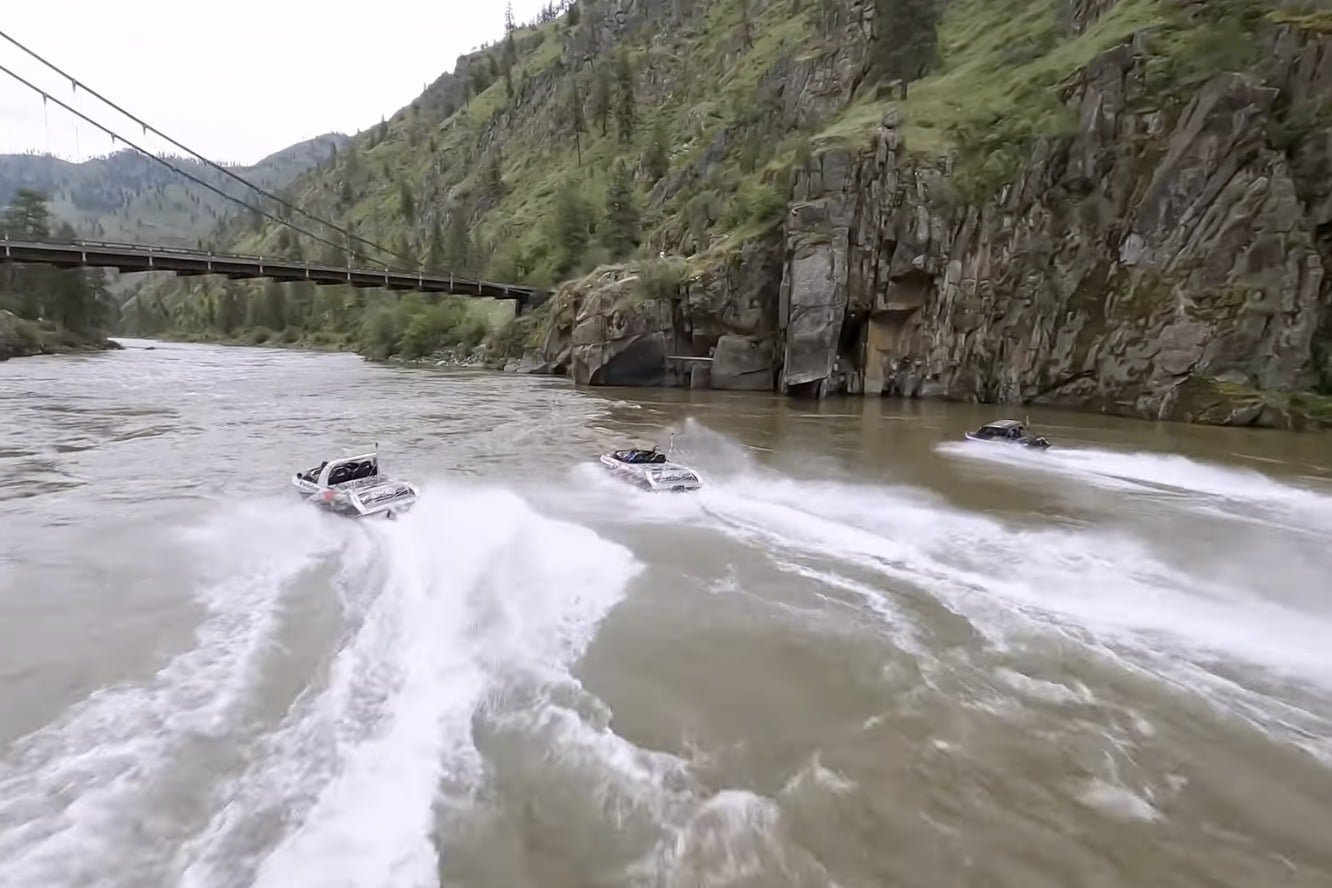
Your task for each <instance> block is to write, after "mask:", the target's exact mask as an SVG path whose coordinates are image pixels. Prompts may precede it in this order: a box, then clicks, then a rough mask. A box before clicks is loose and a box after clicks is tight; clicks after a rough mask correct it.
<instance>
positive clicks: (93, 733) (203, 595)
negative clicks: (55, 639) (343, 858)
mask: <svg viewBox="0 0 1332 888" xmlns="http://www.w3.org/2000/svg"><path fill="white" fill-rule="evenodd" d="M320 519H321V516H319V515H317V514H316V513H314V512H312V511H311V510H309V509H308V508H305V507H303V506H301V505H299V504H290V508H288V507H285V504H273V503H261V504H256V505H254V506H251V507H245V508H241V509H231V510H226V511H224V512H222V513H221V514H219V515H218V516H216V517H215V518H214V519H213V520H210V521H207V522H205V523H204V524H202V525H200V526H198V527H193V528H187V529H186V531H185V533H184V534H183V536H184V537H185V539H186V541H187V543H190V542H192V543H193V544H194V552H195V555H196V559H197V560H196V563H197V565H198V568H199V572H200V574H201V575H202V576H203V577H204V579H203V581H202V584H201V585H200V587H199V589H198V591H197V592H196V593H195V598H196V600H197V602H198V604H199V605H200V606H201V607H202V609H203V619H202V622H201V623H200V624H199V625H198V627H197V629H196V631H195V635H194V640H193V647H191V648H190V649H188V650H186V651H185V652H183V653H181V654H179V655H177V656H175V657H174V658H172V659H171V660H170V662H168V663H167V664H166V665H165V666H163V667H162V668H161V669H160V670H159V671H158V672H157V673H156V675H154V676H153V677H152V678H151V679H150V680H148V681H146V682H143V683H131V684H122V685H116V686H112V687H108V688H105V689H103V690H100V691H98V692H96V693H94V694H92V695H91V696H89V697H88V698H87V699H85V700H83V701H82V702H80V703H78V704H76V705H74V706H73V707H71V708H70V709H69V710H68V711H67V712H65V713H64V714H63V715H62V716H61V717H60V718H58V719H57V720H55V721H54V722H52V723H51V724H49V725H47V726H45V727H43V728H41V729H40V730H38V731H36V732H34V733H33V734H31V735H29V736H27V737H23V738H21V739H20V740H18V741H16V742H15V743H14V744H13V747H12V748H11V750H10V752H9V754H8V755H7V757H6V758H5V760H4V761H3V763H0V884H3V885H10V884H15V885H27V884H32V885H37V884H40V885H43V886H58V885H81V886H87V885H119V884H131V883H134V882H136V881H142V880H143V879H144V878H146V879H147V880H148V881H152V876H151V875H147V876H144V875H142V874H144V873H149V874H150V873H151V872H152V868H153V867H154V866H157V865H159V864H160V862H161V861H160V857H161V849H160V848H158V847H155V843H154V841H153V838H154V836H156V835H159V834H160V832H166V833H170V832H171V831H172V830H173V829H175V828H176V827H177V824H174V823H171V822H170V818H169V817H166V816H161V815H156V814H155V813H154V812H153V810H152V808H153V795H154V793H156V792H160V791H169V790H168V789H167V788H166V787H167V785H168V784H169V783H170V782H171V781H172V780H173V772H174V771H175V770H176V769H177V768H178V766H179V759H180V758H181V757H182V756H184V755H187V754H188V751H189V750H191V749H197V748H198V747H199V745H200V744H207V743H209V742H215V741H217V740H219V739H221V738H224V737H226V735H227V734H228V732H229V731H231V730H232V729H234V728H235V726H236V724H237V721H238V719H242V718H243V712H241V710H243V708H244V705H245V703H246V700H247V697H248V695H249V692H250V688H251V686H252V684H253V682H254V681H255V680H256V678H257V675H256V672H255V669H256V666H257V663H258V661H259V660H260V659H261V658H262V655H263V652H264V650H265V647H266V645H267V644H268V643H269V642H270V640H271V637H272V634H273V632H274V628H275V625H276V621H277V612H278V607H279V603H280V598H281V595H282V591H283V588H284V585H285V584H286V583H287V582H288V581H290V580H291V579H292V578H293V577H295V576H296V575H297V574H298V573H300V572H301V571H302V570H303V569H305V568H307V567H308V566H310V565H311V564H313V563H314V560H315V559H316V558H317V557H318V556H319V555H320V554H322V553H323V552H325V551H327V550H328V549H329V548H331V547H332V546H333V545H335V544H336V536H335V535H332V534H330V533H329V532H328V529H327V526H326V525H324V524H322V523H321V520H320ZM136 874H139V875H136Z"/></svg>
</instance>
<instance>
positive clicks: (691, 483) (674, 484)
mask: <svg viewBox="0 0 1332 888" xmlns="http://www.w3.org/2000/svg"><path fill="white" fill-rule="evenodd" d="M601 465H602V466H603V467H604V468H605V469H606V471H608V472H610V474H611V475H613V476H614V477H616V478H618V479H620V480H621V481H624V482H626V483H628V484H632V485H634V486H635V487H637V488H639V489H640V490H645V491H648V492H649V493H688V492H690V491H693V490H698V489H699V488H700V487H702V486H703V483H702V481H701V480H700V479H699V477H698V474H697V473H696V472H694V471H693V470H692V469H689V468H686V467H685V466H682V465H679V464H678V463H669V462H668V463H626V462H621V461H620V460H618V459H616V458H615V457H613V456H610V455H608V454H602V456H601Z"/></svg>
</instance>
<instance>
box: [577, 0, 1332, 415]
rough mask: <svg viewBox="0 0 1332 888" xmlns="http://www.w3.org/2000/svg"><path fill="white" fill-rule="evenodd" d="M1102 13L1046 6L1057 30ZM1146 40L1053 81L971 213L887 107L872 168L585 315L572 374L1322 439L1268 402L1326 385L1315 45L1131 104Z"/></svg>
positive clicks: (843, 167)
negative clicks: (1040, 117)
mask: <svg viewBox="0 0 1332 888" xmlns="http://www.w3.org/2000/svg"><path fill="white" fill-rule="evenodd" d="M1112 5H1113V3H1112V2H1110V0H1069V2H1068V3H1067V4H1066V9H1065V10H1064V11H1063V13H1062V15H1063V20H1064V22H1065V26H1066V27H1067V28H1068V29H1069V30H1071V31H1076V32H1080V31H1084V30H1085V29H1086V28H1088V27H1090V26H1091V25H1092V24H1094V22H1095V21H1096V20H1097V18H1099V17H1100V16H1102V15H1104V14H1105V13H1106V11H1107V10H1108V9H1109V8H1110V7H1111V6H1112ZM1149 39H1150V37H1148V36H1141V37H1138V38H1135V39H1134V40H1133V41H1132V42H1130V43H1126V44H1124V45H1121V46H1118V47H1115V48H1113V49H1111V50H1110V51H1108V52H1105V53H1103V54H1101V55H1100V56H1098V57H1097V58H1095V59H1094V60H1093V61H1092V62H1091V63H1090V64H1089V65H1087V66H1086V67H1085V69H1083V70H1082V71H1081V72H1080V74H1079V76H1077V77H1075V78H1071V79H1070V80H1068V81H1066V82H1065V84H1064V85H1063V87H1062V93H1061V97H1062V101H1063V102H1064V104H1065V106H1066V108H1067V109H1068V111H1069V114H1070V117H1071V118H1072V119H1075V120H1076V126H1075V127H1074V130H1073V132H1072V133H1071V134H1070V135H1068V136H1065V137H1060V138H1050V139H1045V140H1041V141H1038V142H1036V143H1034V145H1033V146H1032V150H1031V153H1030V156H1029V158H1028V160H1027V162H1026V163H1025V164H1023V165H1022V166H1021V167H1020V169H1018V171H1017V173H1016V175H1014V176H1013V177H1012V179H1011V181H1009V182H1008V183H1007V184H1005V185H1004V186H1003V187H1002V188H1000V189H998V190H997V193H996V194H995V195H994V196H993V197H992V198H989V199H987V200H984V201H981V202H972V203H967V202H966V201H964V200H962V199H960V195H959V192H958V189H957V187H956V186H955V182H956V181H958V175H957V170H956V169H954V168H952V167H951V165H950V163H949V162H944V161H937V162H935V161H929V162H926V161H923V160H922V159H920V158H919V157H916V156H912V155H909V154H908V153H907V152H906V148H907V147H908V146H906V145H905V144H904V139H903V135H902V128H901V126H900V123H901V121H900V118H899V116H898V114H897V113H896V112H895V111H892V110H889V111H888V112H887V114H886V115H885V116H884V118H883V121H882V124H881V126H880V127H879V130H878V133H877V136H876V137H875V139H874V141H873V145H872V147H871V148H870V150H867V151H863V152H856V151H850V150H847V149H840V148H831V149H827V150H824V151H822V152H819V153H815V154H814V155H813V156H812V157H809V158H808V160H807V161H805V162H804V163H803V164H802V165H801V167H800V168H799V169H798V170H796V172H795V175H794V179H793V186H792V193H791V203H790V207H789V212H788V213H787V215H786V217H785V220H784V222H783V224H782V226H781V230H780V232H775V233H774V234H773V235H772V236H770V237H768V238H765V239H764V240H763V241H761V242H760V243H759V244H758V245H757V246H750V247H746V248H745V249H744V250H739V251H733V253H732V255H731V258H730V259H728V260H727V261H726V262H723V263H721V264H715V263H714V264H713V265H712V266H710V267H708V269H707V270H706V271H703V272H695V273H694V274H693V275H691V276H690V277H689V278H688V279H687V280H685V281H683V282H682V283H681V284H680V285H679V287H678V288H676V289H675V290H673V291H672V292H671V294H670V295H669V296H668V297H666V298H663V299H662V300H659V301H658V303H657V304H656V305H655V306H651V305H638V306H637V308H636V309H635V311H636V312H638V314H637V315H635V317H634V318H633V319H632V320H619V321H616V322H614V323H611V322H609V321H608V320H605V319H606V318H608V317H611V316H613V315H614V314H615V312H614V311H613V310H611V309H612V307H613V306H617V305H621V304H622V297H619V296H616V295H615V294H614V292H613V291H612V290H610V289H608V290H606V292H605V293H604V294H601V295H597V296H596V297H595V298H593V299H590V300H588V301H587V303H586V304H585V306H584V308H580V309H579V318H580V321H579V327H578V330H579V332H578V333H577V335H576V336H575V337H574V340H573V342H574V350H575V353H576V354H580V355H581V356H582V357H581V358H576V360H575V367H576V368H577V367H578V366H579V365H580V362H581V366H582V368H583V369H582V370H581V371H580V370H577V369H576V370H575V373H574V376H575V378H576V379H579V380H580V381H589V382H592V383H593V384H595V383H596V381H597V380H599V379H602V378H611V377H613V378H617V379H622V380H623V379H626V378H629V377H628V376H626V375H625V373H626V372H628V371H623V372H621V371H619V370H615V369H614V368H615V367H618V366H619V365H620V364H622V363H625V362H627V365H626V366H628V365H632V366H634V367H639V366H640V363H641V362H642V361H649V362H650V361H655V360H657V358H658V356H660V355H662V354H663V349H664V351H665V353H667V354H692V355H703V354H711V356H712V358H713V363H712V367H711V384H712V385H713V387H719V388H720V387H726V388H754V389H758V388H764V389H766V388H769V387H772V388H776V389H778V390H781V391H784V392H787V393H790V394H793V395H802V396H816V397H820V396H825V395H831V394H836V393H842V392H849V393H863V394H865V395H880V394H884V395H901V396H907V397H945V398H952V399H958V400H965V401H983V402H991V403H1041V404H1059V405H1066V406H1072V407H1081V408H1086V409H1092V410H1097V411H1104V412H1110V413H1118V414H1125V415H1134V416H1141V417H1147V418H1160V419H1180V420H1186V421H1196V422H1211V423H1224V424H1233V425H1250V424H1257V425H1276V426H1283V427H1301V426H1311V425H1317V424H1319V423H1320V422H1321V421H1322V420H1320V419H1318V418H1317V417H1315V416H1314V414H1315V413H1317V412H1318V410H1321V409H1323V408H1322V407H1321V406H1320V405H1321V404H1322V403H1323V402H1321V401H1319V400H1318V399H1317V398H1308V397H1305V396H1302V395H1300V396H1293V395H1290V394H1281V393H1295V392H1299V391H1301V390H1305V389H1308V388H1310V387H1311V386H1314V385H1316V384H1318V383H1319V378H1320V372H1321V373H1323V374H1324V375H1323V378H1322V382H1323V383H1324V384H1328V383H1332V299H1330V297H1329V290H1330V287H1329V282H1328V280H1327V279H1326V269H1327V267H1328V263H1330V262H1332V186H1329V184H1328V178H1329V171H1330V170H1332V115H1329V114H1328V113H1326V107H1325V106H1326V103H1327V99H1328V97H1329V96H1330V95H1332V41H1329V40H1328V38H1327V37H1325V36H1319V35H1311V34H1296V33H1295V31H1294V29H1282V30H1278V31H1276V32H1275V33H1274V35H1273V38H1272V39H1273V41H1274V42H1273V47H1272V53H1271V55H1272V61H1271V62H1270V65H1269V69H1268V70H1267V71H1266V72H1264V71H1261V70H1260V71H1256V72H1254V73H1250V74H1242V73H1224V74H1220V75H1217V76H1215V77H1213V78H1211V79H1210V80H1208V81H1206V82H1205V83H1203V84H1202V85H1201V87H1200V88H1198V89H1196V90H1195V91H1194V92H1193V94H1192V95H1191V96H1188V97H1187V101H1184V102H1180V103H1178V104H1173V103H1171V102H1162V101H1158V100H1157V98H1158V97H1154V96H1152V95H1150V94H1149V93H1148V89H1147V85H1146V67H1147V60H1148V59H1149V58H1150V56H1151V52H1150V47H1149V45H1148V43H1147V41H1148V40H1149ZM1320 121H1327V122H1328V123H1326V124H1325V123H1322V122H1320ZM1276 133H1285V135H1284V136H1283V137H1282V138H1277V136H1276V135H1274V134H1276ZM746 250H747V251H748V252H746ZM608 311H610V315H608V314H607V312H608ZM672 349H676V351H672ZM626 355H632V359H630V358H629V357H625V356H626ZM1323 362H1326V364H1327V366H1326V368H1323V367H1322V366H1321V365H1322V363H1323ZM598 368H601V369H600V370H598ZM659 369H660V368H659ZM654 372H655V371H654ZM599 373H600V374H601V375H600V376H599V375H598V374H599ZM629 375H630V376H633V377H634V378H637V379H642V380H646V379H650V378H651V379H656V378H669V377H670V374H669V373H666V372H665V371H664V370H662V371H661V373H660V374H658V375H656V376H654V375H652V374H649V373H647V372H645V371H641V370H634V371H633V372H632V373H630V374H629ZM1273 393H1276V394H1273Z"/></svg>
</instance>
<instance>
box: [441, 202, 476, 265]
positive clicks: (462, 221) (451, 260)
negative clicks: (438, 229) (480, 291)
mask: <svg viewBox="0 0 1332 888" xmlns="http://www.w3.org/2000/svg"><path fill="white" fill-rule="evenodd" d="M467 216H468V214H467V213H466V212H465V211H464V210H463V208H462V207H459V206H455V207H453V208H452V209H451V210H450V211H449V224H448V226H447V227H446V228H445V229H444V262H445V264H446V265H447V266H448V269H447V270H448V272H449V274H453V275H465V274H468V273H469V272H470V271H471V268H472V233H471V230H470V226H469V225H468V221H467Z"/></svg>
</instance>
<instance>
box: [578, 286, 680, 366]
mask: <svg viewBox="0 0 1332 888" xmlns="http://www.w3.org/2000/svg"><path fill="white" fill-rule="evenodd" d="M637 280H638V278H637V276H635V275H633V274H627V273H624V272H622V271H619V270H609V271H605V272H602V273H601V274H599V275H595V276H593V278H592V279H590V280H588V281H587V282H586V287H587V289H586V292H585V294H584V295H583V296H582V298H581V299H580V300H579V302H578V308H577V314H576V315H575V320H574V328H573V335H572V349H571V353H570V356H571V366H570V374H571V375H572V376H573V379H574V382H576V383H578V384H579V385H628V386H634V385H644V386H655V385H663V384H665V383H666V381H667V367H666V356H667V354H668V350H667V343H668V341H670V340H671V339H672V338H673V335H672V327H671V315H670V306H669V305H667V304H665V303H664V302H660V301H657V300H651V299H643V298H642V297H641V296H640V295H639V294H638V292H637V291H636V290H635V287H634V285H635V283H636V282H637Z"/></svg>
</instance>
